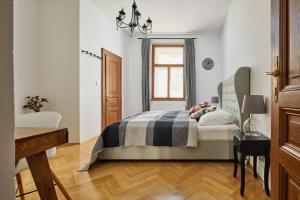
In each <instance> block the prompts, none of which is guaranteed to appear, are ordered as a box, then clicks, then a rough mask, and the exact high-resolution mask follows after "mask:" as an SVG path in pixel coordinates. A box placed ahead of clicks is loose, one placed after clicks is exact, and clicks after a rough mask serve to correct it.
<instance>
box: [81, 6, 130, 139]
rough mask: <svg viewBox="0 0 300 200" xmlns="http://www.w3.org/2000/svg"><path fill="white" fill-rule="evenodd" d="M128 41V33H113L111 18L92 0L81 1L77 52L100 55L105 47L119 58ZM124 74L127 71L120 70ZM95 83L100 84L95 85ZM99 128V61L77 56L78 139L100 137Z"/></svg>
mask: <svg viewBox="0 0 300 200" xmlns="http://www.w3.org/2000/svg"><path fill="white" fill-rule="evenodd" d="M127 41H128V36H127V34H126V33H124V32H123V31H120V30H116V26H115V21H114V19H113V18H111V17H108V16H107V15H106V14H105V13H104V12H102V11H101V10H100V9H99V8H98V7H97V6H96V5H95V4H94V2H93V1H92V0H81V1H80V49H84V50H88V51H90V52H93V53H95V54H97V55H100V56H101V48H105V49H107V50H109V51H111V52H113V53H115V54H117V55H119V56H121V57H122V56H123V54H124V52H126V47H127V44H126V42H127ZM125 66H126V58H123V69H124V68H125ZM124 73H126V70H123V74H124ZM123 80H124V79H123ZM97 82H98V83H100V84H98V85H97V84H96V83H97ZM123 92H124V90H123ZM123 107H124V106H123ZM100 127H101V60H98V59H95V58H92V57H90V56H89V55H86V54H80V133H81V134H80V140H81V141H82V140H86V139H88V138H90V137H93V136H95V135H97V134H99V132H100Z"/></svg>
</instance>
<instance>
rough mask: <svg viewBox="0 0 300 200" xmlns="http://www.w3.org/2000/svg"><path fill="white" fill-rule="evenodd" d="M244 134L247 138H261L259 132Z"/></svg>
mask: <svg viewBox="0 0 300 200" xmlns="http://www.w3.org/2000/svg"><path fill="white" fill-rule="evenodd" d="M244 134H245V135H246V136H250V137H259V136H260V133H259V132H257V131H251V132H244Z"/></svg>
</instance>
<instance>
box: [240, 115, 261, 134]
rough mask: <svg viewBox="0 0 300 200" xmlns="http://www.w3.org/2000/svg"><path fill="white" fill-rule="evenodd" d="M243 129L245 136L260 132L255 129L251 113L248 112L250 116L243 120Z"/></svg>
mask: <svg viewBox="0 0 300 200" xmlns="http://www.w3.org/2000/svg"><path fill="white" fill-rule="evenodd" d="M243 131H244V134H245V135H246V136H252V137H258V136H260V133H259V132H258V131H256V126H255V119H254V118H253V115H252V114H250V117H249V118H248V119H247V120H246V121H245V122H244V125H243Z"/></svg>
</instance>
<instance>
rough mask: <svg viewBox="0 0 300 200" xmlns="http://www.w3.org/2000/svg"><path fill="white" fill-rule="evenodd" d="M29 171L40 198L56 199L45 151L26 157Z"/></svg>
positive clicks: (43, 199) (45, 199)
mask: <svg viewBox="0 0 300 200" xmlns="http://www.w3.org/2000/svg"><path fill="white" fill-rule="evenodd" d="M26 160H27V163H28V166H29V169H30V172H31V174H32V177H33V180H34V182H35V185H36V188H37V190H38V192H39V195H40V198H41V199H42V200H57V195H56V191H55V187H54V184H53V178H52V175H51V170H50V166H49V163H48V159H47V155H46V152H45V151H44V152H40V153H38V154H34V155H31V156H28V157H26Z"/></svg>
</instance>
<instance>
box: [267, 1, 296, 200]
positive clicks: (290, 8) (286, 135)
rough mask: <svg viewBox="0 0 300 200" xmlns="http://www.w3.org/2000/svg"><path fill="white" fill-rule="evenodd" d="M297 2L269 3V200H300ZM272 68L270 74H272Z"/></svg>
mask: <svg viewBox="0 0 300 200" xmlns="http://www.w3.org/2000/svg"><path fill="white" fill-rule="evenodd" d="M299 36H300V0H272V56H273V57H279V62H278V66H277V67H276V68H277V69H278V70H279V76H274V77H273V80H272V81H273V86H272V87H273V90H272V91H273V94H272V95H273V96H274V97H276V92H277V91H278V101H277V98H272V138H271V139H272V145H271V154H272V177H271V179H272V192H271V195H272V199H274V200H285V199H287V200H300V199H299V198H300V197H299V194H300V187H299V186H300V181H299V180H300V37H299ZM274 68H275V67H274V66H273V70H274Z"/></svg>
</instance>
